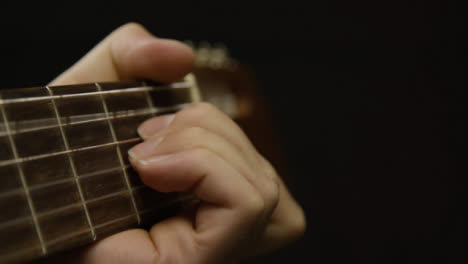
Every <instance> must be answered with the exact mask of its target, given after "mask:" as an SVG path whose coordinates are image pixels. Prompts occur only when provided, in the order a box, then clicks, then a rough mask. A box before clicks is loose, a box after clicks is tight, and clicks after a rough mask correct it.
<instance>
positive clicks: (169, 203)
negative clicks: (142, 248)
mask: <svg viewBox="0 0 468 264" xmlns="http://www.w3.org/2000/svg"><path fill="white" fill-rule="evenodd" d="M190 199H192V197H191V196H181V197H178V198H177V199H174V200H170V201H167V202H166V203H162V204H160V205H159V206H158V207H155V208H148V209H145V210H142V211H140V215H146V214H149V213H152V212H154V211H155V210H164V209H165V208H168V207H171V206H173V205H175V204H180V203H182V202H184V201H188V200H190ZM132 217H134V215H131V214H130V215H126V216H122V217H119V218H116V219H113V220H109V221H107V222H104V223H101V224H99V225H96V226H95V229H101V228H105V227H106V226H109V225H112V224H115V223H118V222H123V221H125V220H127V219H128V218H132ZM135 224H136V223H135ZM130 226H131V225H130ZM127 227H129V226H122V228H127ZM89 232H90V230H82V231H78V232H73V233H67V234H66V235H64V236H61V237H58V238H55V239H53V240H50V241H45V244H46V247H51V246H54V245H56V244H58V243H61V242H63V241H66V240H69V239H72V238H74V237H77V236H80V235H83V234H85V233H89ZM91 240H92V238H91V237H89V241H91ZM37 249H39V246H32V247H29V248H25V249H20V250H18V251H15V252H13V253H11V254H5V255H0V261H8V260H13V259H15V258H17V257H20V256H23V255H24V254H26V253H27V252H30V251H32V252H34V251H35V250H37Z"/></svg>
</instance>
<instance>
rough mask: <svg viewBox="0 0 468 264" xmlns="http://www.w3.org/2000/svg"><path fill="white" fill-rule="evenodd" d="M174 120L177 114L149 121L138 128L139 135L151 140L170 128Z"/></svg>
mask: <svg viewBox="0 0 468 264" xmlns="http://www.w3.org/2000/svg"><path fill="white" fill-rule="evenodd" d="M174 118H175V114H170V115H163V116H159V117H157V118H153V119H151V120H148V121H146V122H144V123H143V124H141V125H140V126H139V127H138V129H137V132H138V135H140V137H142V138H144V139H146V138H149V137H151V136H153V135H154V134H156V133H158V132H159V131H161V130H163V129H164V128H166V127H167V126H169V124H170V123H171V122H172V120H174Z"/></svg>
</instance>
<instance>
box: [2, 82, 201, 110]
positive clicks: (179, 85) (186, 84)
mask: <svg viewBox="0 0 468 264" xmlns="http://www.w3.org/2000/svg"><path fill="white" fill-rule="evenodd" d="M191 85H192V83H191V82H176V83H171V84H168V85H161V86H144V87H134V88H125V89H116V90H108V91H101V92H85V93H77V94H63V95H49V96H37V97H28V98H15V99H4V100H2V101H0V104H1V105H3V104H13V103H24V102H32V101H42V100H56V99H65V98H78V97H83V96H90V95H100V94H103V95H104V94H124V93H138V92H144V91H164V90H171V89H183V88H191Z"/></svg>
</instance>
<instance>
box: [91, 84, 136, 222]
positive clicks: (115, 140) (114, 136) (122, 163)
mask: <svg viewBox="0 0 468 264" xmlns="http://www.w3.org/2000/svg"><path fill="white" fill-rule="evenodd" d="M95 84H96V87H97V88H98V91H99V92H100V91H102V88H101V86H100V85H99V83H95ZM100 97H101V102H102V107H103V108H104V112H105V114H106V118H107V125H108V126H109V129H110V132H111V135H112V140H113V141H114V142H119V141H118V140H117V136H116V135H115V130H114V126H113V125H112V122H111V120H110V118H109V116H110V115H109V110H108V109H107V103H106V101H105V100H104V96H103V95H102V94H101V95H100ZM115 149H116V150H117V156H118V158H119V162H120V166H121V167H122V172H123V174H124V179H125V184H126V185H127V189H128V192H129V194H130V200H131V201H132V206H133V210H134V211H135V216H136V219H137V222H138V224H140V223H141V218H140V214H139V213H138V208H137V205H136V201H135V198H134V197H133V193H132V188H131V186H130V180H129V179H128V175H127V171H126V170H125V163H124V161H123V158H122V152H121V151H120V148H119V146H116V148H115Z"/></svg>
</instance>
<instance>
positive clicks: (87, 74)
mask: <svg viewBox="0 0 468 264" xmlns="http://www.w3.org/2000/svg"><path fill="white" fill-rule="evenodd" d="M193 59H194V55H193V52H192V50H191V49H190V48H189V47H188V46H186V45H185V44H183V43H181V42H179V41H175V40H169V39H161V38H156V37H154V36H153V35H151V33H149V32H148V31H147V30H146V29H145V28H144V27H143V26H141V25H139V24H136V23H129V24H125V25H123V26H121V27H119V28H118V29H116V30H115V31H114V32H112V33H111V34H110V35H109V36H107V37H106V38H105V39H104V40H102V41H101V42H100V43H99V44H98V45H97V46H96V47H94V48H93V49H92V50H91V51H89V52H88V54H86V55H85V56H84V57H83V58H82V59H81V60H79V61H78V62H77V63H75V64H74V65H73V66H72V67H71V68H70V69H68V70H67V71H65V72H64V73H62V74H61V75H59V76H58V77H57V78H56V79H55V80H53V81H52V82H51V85H64V84H74V83H84V82H103V81H118V80H130V79H150V80H154V81H160V82H170V81H175V80H177V79H180V78H182V77H183V76H184V75H186V74H187V73H189V72H190V71H191V70H192V64H193Z"/></svg>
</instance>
